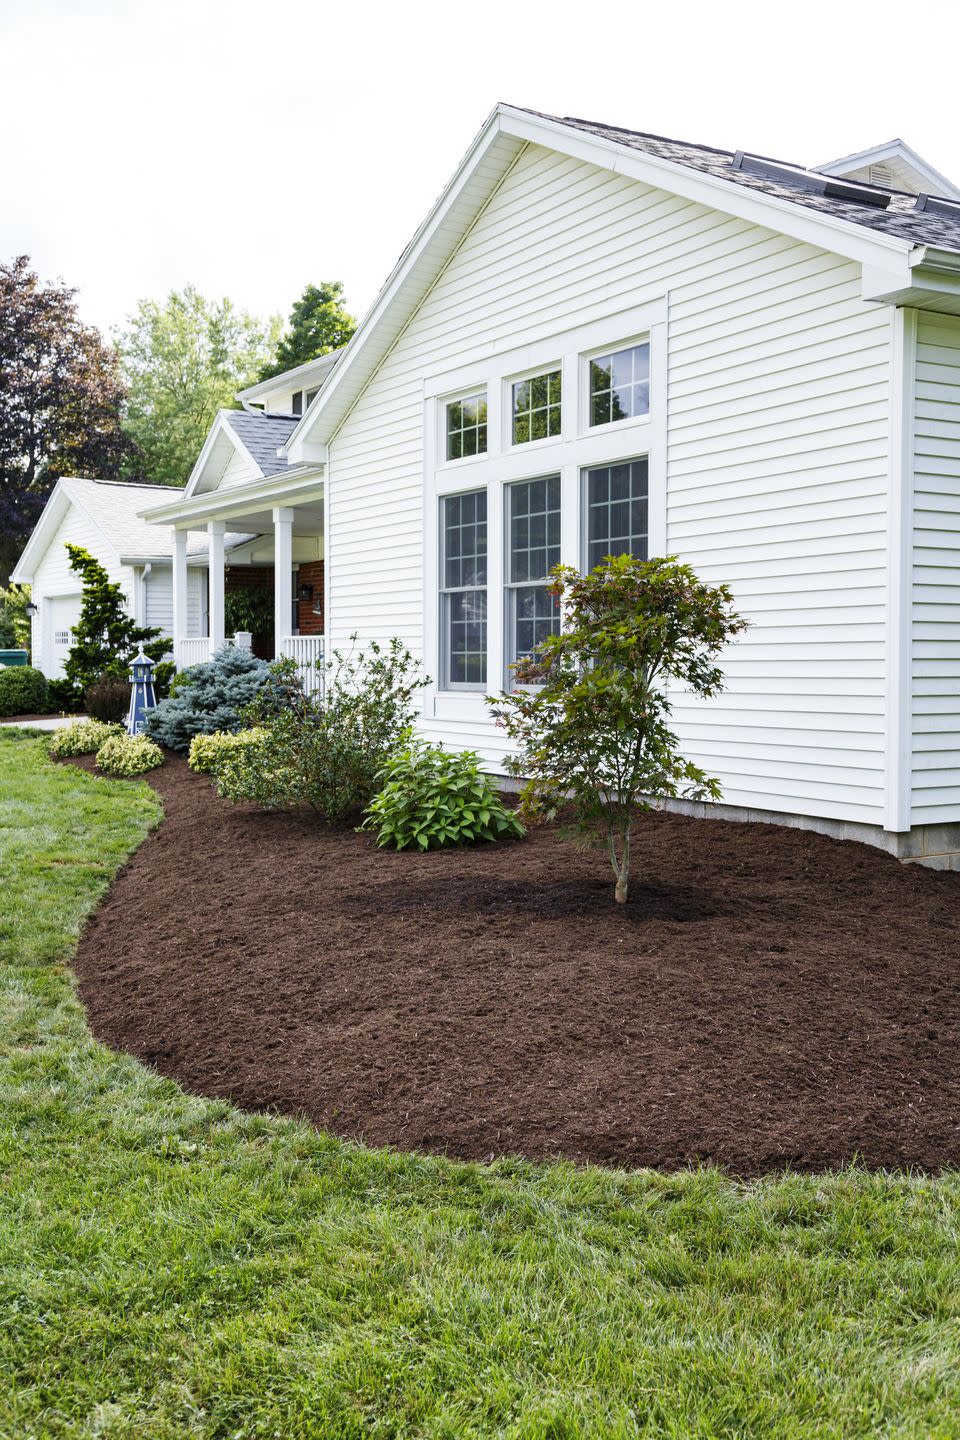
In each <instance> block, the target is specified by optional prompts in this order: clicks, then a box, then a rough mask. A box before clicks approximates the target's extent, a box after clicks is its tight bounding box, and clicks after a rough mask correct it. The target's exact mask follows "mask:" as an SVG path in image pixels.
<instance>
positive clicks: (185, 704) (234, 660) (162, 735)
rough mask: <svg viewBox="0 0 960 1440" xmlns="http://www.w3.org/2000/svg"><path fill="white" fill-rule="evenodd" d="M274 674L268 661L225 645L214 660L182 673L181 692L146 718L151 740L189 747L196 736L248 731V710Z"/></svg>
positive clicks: (179, 678)
mask: <svg viewBox="0 0 960 1440" xmlns="http://www.w3.org/2000/svg"><path fill="white" fill-rule="evenodd" d="M269 677H270V666H269V665H268V663H267V661H266V660H258V659H257V657H256V656H255V655H252V654H251V653H250V651H249V650H240V649H238V648H237V647H236V646H234V645H225V646H224V647H223V648H222V649H221V650H218V651H217V653H216V654H215V655H214V657H213V659H212V660H208V661H207V662H206V663H205V664H202V665H192V666H191V667H190V669H189V670H185V671H182V672H181V674H179V675H178V676H177V683H176V686H175V691H174V693H173V694H171V695H170V698H169V699H167V700H161V701H160V703H159V704H158V705H157V706H156V708H155V709H154V710H151V711H150V713H149V714H148V715H147V718H146V720H145V722H144V731H145V733H146V734H147V735H149V737H150V739H151V740H156V741H157V743H158V744H160V745H167V746H169V747H170V749H171V750H189V748H190V741H191V740H192V739H193V737H194V735H213V734H214V733H215V732H216V731H217V730H227V731H231V732H234V731H237V730H240V729H242V727H243V724H244V722H243V720H242V718H241V714H242V711H244V710H245V709H246V707H247V706H248V705H249V704H250V702H251V700H252V699H253V698H254V696H255V695H256V694H257V692H258V691H259V690H260V688H261V687H262V686H263V685H264V684H265V683H266V681H267V680H268V679H269Z"/></svg>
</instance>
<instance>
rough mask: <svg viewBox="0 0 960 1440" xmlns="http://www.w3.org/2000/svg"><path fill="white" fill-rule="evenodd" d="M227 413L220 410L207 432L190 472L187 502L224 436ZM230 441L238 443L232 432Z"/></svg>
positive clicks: (186, 495)
mask: <svg viewBox="0 0 960 1440" xmlns="http://www.w3.org/2000/svg"><path fill="white" fill-rule="evenodd" d="M226 413H227V412H226V411H225V410H218V411H217V414H216V419H215V420H214V422H213V424H212V425H211V426H210V429H209V431H208V432H207V438H206V440H204V442H203V445H202V446H201V449H200V454H199V455H198V456H197V459H196V463H195V465H194V467H193V469H192V470H191V471H190V478H189V479H188V480H187V483H186V485H185V486H184V490H183V498H184V499H185V500H189V498H190V496H191V495H192V494H193V493H194V491H195V490H196V488H197V486H198V485H199V484H200V480H201V478H202V476H203V472H204V470H205V469H206V468H207V463H208V461H209V460H210V456H211V455H212V454H213V448H214V446H215V445H216V443H217V441H218V440H219V438H220V436H221V435H222V434H223V425H224V422H223V417H224V415H225V414H226ZM230 439H231V441H232V442H233V443H234V444H236V443H237V437H236V435H235V434H234V433H233V431H232V430H231V432H230ZM252 458H253V457H252V456H251V459H252ZM254 463H256V462H254ZM257 469H258V470H259V469H260V466H259V465H257Z"/></svg>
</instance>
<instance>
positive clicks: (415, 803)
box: [364, 738, 523, 850]
mask: <svg viewBox="0 0 960 1440" xmlns="http://www.w3.org/2000/svg"><path fill="white" fill-rule="evenodd" d="M378 778H379V779H380V780H381V781H382V782H383V784H382V788H381V789H380V790H378V792H377V794H376V795H375V796H374V797H373V799H372V800H371V802H370V804H369V805H368V807H367V812H366V819H365V820H364V829H367V830H375V831H376V832H377V843H378V844H380V845H395V846H396V848H397V849H398V850H403V849H405V848H406V847H407V846H408V845H410V846H417V847H418V848H419V849H421V850H431V849H438V848H439V847H440V846H443V845H467V844H472V843H474V842H476V841H478V840H503V839H508V838H510V839H512V838H516V837H517V836H519V835H522V834H523V826H522V825H521V824H520V821H519V820H518V819H517V817H516V815H514V814H513V812H512V811H510V810H508V809H507V808H506V806H505V805H504V803H503V801H502V800H501V799H500V796H499V795H498V794H497V792H496V791H495V790H494V788H493V786H492V785H491V784H490V781H489V780H488V779H487V777H486V776H485V775H483V774H482V773H481V770H480V757H479V755H477V754H476V753H475V752H474V751H473V750H444V748H443V746H442V745H428V744H427V743H426V741H424V740H417V739H414V738H410V739H409V740H408V742H407V744H406V745H405V746H404V748H403V749H402V750H399V751H398V752H397V754H395V755H392V756H391V757H390V759H389V760H387V762H386V764H385V765H384V766H383V767H382V768H381V770H380V774H379V776H378Z"/></svg>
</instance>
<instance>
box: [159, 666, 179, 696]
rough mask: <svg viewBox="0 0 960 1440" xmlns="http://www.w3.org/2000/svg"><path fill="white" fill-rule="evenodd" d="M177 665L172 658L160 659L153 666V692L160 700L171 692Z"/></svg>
mask: <svg viewBox="0 0 960 1440" xmlns="http://www.w3.org/2000/svg"><path fill="white" fill-rule="evenodd" d="M176 673H177V667H176V665H175V664H174V662H173V661H172V660H158V661H157V663H156V665H154V667H153V693H154V695H155V696H156V698H157V699H158V700H165V699H166V697H167V696H168V695H169V693H170V686H171V684H172V683H173V677H174V676H175V675H176Z"/></svg>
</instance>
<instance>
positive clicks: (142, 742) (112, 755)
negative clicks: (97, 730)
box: [97, 735, 163, 775]
mask: <svg viewBox="0 0 960 1440" xmlns="http://www.w3.org/2000/svg"><path fill="white" fill-rule="evenodd" d="M162 764H163V751H162V750H161V749H160V746H159V745H154V743H153V741H152V740H148V739H147V737H146V735H111V736H109V738H108V739H106V740H104V742H103V744H102V745H101V746H100V749H99V750H98V751H97V765H98V767H99V769H101V770H104V771H106V773H107V774H108V775H142V774H143V772H144V771H145V770H155V769H156V767H157V766H158V765H162Z"/></svg>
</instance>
